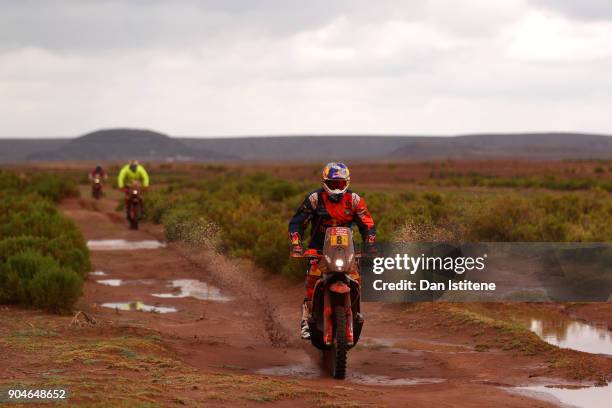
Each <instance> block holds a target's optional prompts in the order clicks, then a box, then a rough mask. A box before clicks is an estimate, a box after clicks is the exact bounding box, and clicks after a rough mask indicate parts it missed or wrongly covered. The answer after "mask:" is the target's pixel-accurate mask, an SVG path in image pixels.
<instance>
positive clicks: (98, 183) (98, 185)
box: [91, 176, 102, 200]
mask: <svg viewBox="0 0 612 408" xmlns="http://www.w3.org/2000/svg"><path fill="white" fill-rule="evenodd" d="M91 196H92V197H93V198H95V199H96V200H99V199H100V198H101V197H102V179H101V178H100V177H98V176H96V177H94V178H93V179H92V181H91Z"/></svg>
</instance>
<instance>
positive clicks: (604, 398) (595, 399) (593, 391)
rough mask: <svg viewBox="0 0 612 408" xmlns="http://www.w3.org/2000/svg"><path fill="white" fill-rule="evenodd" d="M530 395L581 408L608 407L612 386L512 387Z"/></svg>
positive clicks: (611, 398)
mask: <svg viewBox="0 0 612 408" xmlns="http://www.w3.org/2000/svg"><path fill="white" fill-rule="evenodd" d="M510 391H511V392H518V393H520V394H523V395H527V396H530V397H534V398H538V399H542V400H546V401H552V402H555V403H561V404H563V405H570V406H573V407H580V408H607V407H609V406H610V401H612V387H610V386H606V387H568V386H551V385H548V386H545V385H538V386H531V387H518V388H516V389H511V390H510Z"/></svg>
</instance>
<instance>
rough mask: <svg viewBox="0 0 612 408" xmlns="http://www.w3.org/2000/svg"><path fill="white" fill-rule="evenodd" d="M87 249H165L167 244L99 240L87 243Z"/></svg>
mask: <svg viewBox="0 0 612 408" xmlns="http://www.w3.org/2000/svg"><path fill="white" fill-rule="evenodd" d="M87 247H88V248H89V249H90V250H92V251H124V250H133V249H158V248H165V247H166V244H165V243H163V242H160V241H155V240H144V241H126V240H125V239H97V240H89V241H87Z"/></svg>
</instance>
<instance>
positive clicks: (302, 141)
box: [0, 128, 612, 163]
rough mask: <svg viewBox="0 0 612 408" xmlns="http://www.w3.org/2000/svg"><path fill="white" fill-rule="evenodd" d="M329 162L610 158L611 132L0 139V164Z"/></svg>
mask: <svg viewBox="0 0 612 408" xmlns="http://www.w3.org/2000/svg"><path fill="white" fill-rule="evenodd" d="M131 158H138V159H141V160H152V161H240V160H243V161H316V162H321V161H331V160H361V161H366V160H378V161H382V160H391V161H404V160H407V161H422V160H444V159H455V160H495V159H527V160H529V159H531V160H562V159H612V136H607V135H596V134H587V133H554V132H551V133H509V134H476V135H462V136H376V135H356V136H348V135H347V136H306V135H304V136H252V137H228V138H223V137H217V138H195V137H170V136H169V135H166V134H163V133H160V132H155V131H151V130H143V129H124V128H118V129H105V130H98V131H95V132H91V133H87V134H85V135H83V136H80V137H76V138H73V139H0V162H5V163H6V162H20V161H28V160H31V161H70V160H74V161H115V160H126V159H131Z"/></svg>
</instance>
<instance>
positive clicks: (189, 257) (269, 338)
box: [0, 190, 612, 407]
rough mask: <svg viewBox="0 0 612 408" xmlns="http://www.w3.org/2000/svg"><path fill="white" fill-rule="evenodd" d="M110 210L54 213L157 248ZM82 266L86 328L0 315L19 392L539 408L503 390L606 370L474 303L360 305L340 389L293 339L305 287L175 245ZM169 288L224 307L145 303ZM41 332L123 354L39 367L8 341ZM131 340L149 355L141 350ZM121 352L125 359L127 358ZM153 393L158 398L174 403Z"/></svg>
mask: <svg viewBox="0 0 612 408" xmlns="http://www.w3.org/2000/svg"><path fill="white" fill-rule="evenodd" d="M83 194H84V196H86V194H87V191H86V190H84V191H83ZM118 199H119V196H118V195H117V194H116V193H112V192H111V194H110V197H107V198H104V199H102V200H100V201H97V202H94V201H92V200H90V199H88V198H86V199H72V200H67V201H66V202H64V203H63V205H62V210H63V211H64V212H65V214H67V215H68V216H69V217H71V218H72V219H73V220H74V221H75V222H76V223H77V224H78V226H79V227H80V228H81V230H82V231H83V234H84V235H85V237H86V238H87V239H88V240H98V239H125V240H128V241H140V240H152V239H162V236H163V234H162V231H161V230H160V229H159V227H156V226H152V225H143V226H142V228H141V230H139V231H130V230H128V229H127V225H126V223H125V221H124V220H123V218H122V216H121V215H120V214H119V213H117V212H115V207H116V203H117V200H118ZM91 258H92V263H93V266H94V268H93V269H94V270H98V271H104V272H105V273H106V275H105V276H90V277H89V279H88V280H87V281H86V282H85V285H84V294H83V297H82V299H81V300H80V301H79V303H78V305H77V306H78V308H79V309H80V310H82V311H84V312H86V313H87V315H88V316H91V317H92V318H94V319H95V321H96V323H95V324H88V323H87V322H86V321H85V322H83V323H82V322H81V320H78V319H77V321H76V323H75V321H72V324H71V319H72V318H71V317H54V316H48V315H44V314H41V313H38V312H30V311H21V310H18V309H14V308H5V309H3V310H2V311H1V312H0V316H3V320H4V321H5V322H6V324H5V326H4V329H3V330H4V332H3V333H2V334H3V336H2V337H3V338H4V337H5V336H8V337H6V338H7V339H10V341H8V340H5V341H3V343H0V346H4V347H5V350H6V351H7V353H6V354H7V356H8V357H9V359H8V360H7V361H9V364H7V365H5V366H3V367H1V368H0V378H5V379H11V381H14V382H15V381H26V380H27V379H28V378H31V377H32V375H34V373H38V374H39V373H40V372H48V371H49V370H54V369H57V365H58V361H62V363H61V364H60V366H61V367H60V369H61V370H63V378H73V377H75V378H78V377H79V376H83V377H84V378H90V377H88V376H93V377H91V378H92V380H91V381H94V379H95V381H97V382H96V384H101V383H103V381H102V382H101V380H100V378H107V379H108V381H107V382H108V383H109V384H112V383H113V381H118V384H123V382H126V384H124V385H123V386H124V388H119V389H115V390H114V391H112V392H113V395H114V396H115V397H116V396H117V395H121V392H126V393H127V392H132V393H136V395H130V396H129V397H130V398H134V399H133V400H130V401H141V402H142V401H144V402H146V403H150V404H152V405H155V404H159V405H162V406H173V405H187V406H201V405H207V406H244V405H248V404H250V403H252V402H253V401H257V402H259V403H261V404H263V405H268V404H273V405H278V406H285V405H287V406H289V405H291V406H292V407H299V406H313V405H318V406H362V405H365V406H411V407H430V406H432V405H434V404H435V405H436V406H438V407H456V406H461V407H489V406H499V407H547V406H551V404H550V403H548V402H543V401H541V400H536V399H531V398H529V397H527V396H524V395H518V394H515V393H511V392H508V391H507V387H512V386H518V385H528V384H542V383H546V382H550V379H551V378H555V381H556V382H571V381H574V382H575V381H589V382H594V381H600V382H601V381H606V380H607V379H608V378H609V376H610V374H611V373H612V360H611V359H610V358H607V357H604V356H594V355H589V354H586V353H579V352H574V351H570V350H559V349H556V348H553V347H547V345H546V344H545V343H543V342H541V341H540V340H539V339H538V338H537V337H536V336H535V335H533V336H531V337H530V336H529V334H525V333H522V332H521V333H518V334H516V333H512V332H510V334H509V336H510V337H508V333H507V332H506V331H500V329H499V327H496V326H495V325H494V324H492V325H489V320H486V319H481V320H482V321H481V320H479V319H480V318H479V317H478V316H483V314H482V313H485V314H486V315H487V316H497V315H500V314H501V313H502V312H505V310H496V309H495V308H496V307H498V306H493V307H492V308H489V307H483V306H474V307H473V308H471V309H470V314H469V316H468V317H466V316H467V315H465V314H463V313H464V311H463V310H461V309H458V308H456V307H454V306H449V305H414V306H406V305H388V304H375V303H369V304H365V305H364V311H365V315H366V319H367V320H366V326H365V328H364V334H363V337H362V340H361V342H360V345H358V346H357V347H356V348H355V349H354V350H352V351H351V352H350V355H349V375H348V378H347V379H346V380H345V381H338V380H334V379H332V378H329V377H328V376H327V375H326V374H325V373H324V372H323V371H322V369H321V366H320V364H319V361H320V359H319V355H318V353H317V352H316V351H315V350H314V349H313V348H312V347H311V346H310V345H309V343H306V342H303V341H301V340H299V339H298V338H297V324H298V318H299V303H300V300H301V298H302V286H301V284H293V283H288V282H287V281H285V280H283V279H280V278H278V277H270V276H266V275H265V274H263V273H262V272H261V271H258V270H256V269H254V268H253V267H252V266H251V265H250V264H249V263H248V262H246V261H240V260H228V259H226V258H224V257H223V256H221V255H219V254H218V253H216V252H215V251H213V250H212V249H207V248H198V249H196V248H191V247H187V246H184V245H180V244H170V245H168V246H167V247H165V248H159V249H143V250H127V251H126V250H118V251H92V252H91ZM106 279H121V280H122V281H123V284H122V285H120V286H108V285H103V284H101V283H98V282H96V281H97V280H106ZM177 279H197V280H200V281H202V282H206V283H207V284H209V285H214V286H215V287H217V288H219V289H220V293H221V294H222V295H223V296H227V297H229V298H230V300H229V301H214V300H200V299H196V298H193V297H168V298H160V297H155V296H153V294H160V293H173V294H175V295H176V294H178V291H177V290H176V289H173V288H171V287H169V286H168V285H169V283H170V282H171V281H172V280H177ZM108 302H143V303H144V304H147V305H152V306H156V307H172V308H175V309H176V312H173V313H151V312H143V311H130V310H118V309H112V308H106V307H102V305H103V304H104V303H108ZM516 307H520V306H516ZM592 309H593V311H590V312H588V313H587V310H588V306H580V307H579V306H576V307H574V308H573V309H572V311H574V313H575V314H577V315H579V316H582V318H584V319H587V320H588V318H589V316H591V315H598V313H599V314H601V315H602V316H604V317H605V316H608V317H609V310H607V309H606V310H604V311H603V312H601V311H598V310H597V307H593V308H592ZM466 310H467V309H466ZM9 316H10V318H9ZM487 319H488V318H487ZM43 326H44V327H45V329H44V330H48V331H49V332H53V333H55V334H56V335H53V336H47V335H45V334H44V332H43V334H41V335H40V339H41V341H43V340H44V341H49V342H50V343H49V344H51V346H52V347H56V348H61V347H64V346H66V347H68V345H70V344H72V343H74V344H77V345H80V346H79V347H81V349H82V345H83V342H85V341H89V340H91V341H92V342H93V341H96V342H98V343H100V342H106V343H112V345H113V347H116V348H117V350H119V351H118V352H112V355H113V356H114V357H117V358H123V360H120V361H119V362H113V363H111V364H101V365H100V364H98V363H91V364H92V365H88V363H87V361H89V360H92V361H97V360H96V357H95V356H96V355H100V356H105V355H106V354H104V353H105V352H106V351H108V349H107V347H106V346H104V347H102V348H100V349H99V348H96V349H95V350H93V351H91V354H92V356H93V357H92V356H89V357H87V356H85V355H78V356H72V357H71V359H70V358H68V359H67V358H66V357H65V354H61V356H59V355H56V354H54V352H55V350H56V349H55V348H54V349H53V350H54V351H53V352H49V353H46V354H44V358H41V357H40V355H39V356H38V357H37V355H36V353H34V354H32V353H28V352H27V350H26V351H24V349H23V347H22V348H20V347H21V346H19V345H20V344H21V343H19V342H18V341H17V340H14V339H15V338H19V337H15V336H13V334H14V333H26V334H27V335H30V334H32V332H31V331H32V330H33V329H35V330H43V329H40V327H43ZM32 335H34V334H32ZM515 337H516V338H519V339H520V341H519V342H518V343H516V339H515ZM47 338H48V340H47ZM139 339H142V341H143V342H146V344H145V343H143V344H140V343H138V341H137V340H139ZM126 342H127V343H126ZM131 342H135V343H134V344H132V343H131ZM98 343H95V344H98ZM106 343H104V344H106ZM124 343H125V344H124ZM43 344H44V343H43ZM87 344H90V343H87ZM60 345H64V346H61V347H60ZM96 347H97V346H96ZM109 347H110V346H109ZM81 349H79V350H81ZM126 349H127V350H132V351H130V352H129V353H128V352H125V353H124V350H126ZM62 350H63V349H62ZM96 350H98V351H96ZM112 350H114V349H112ZM134 350H136V351H134ZM132 352H133V353H135V354H138V355H139V356H140V355H143V356H147V357H146V359H145V358H144V357H142V358H139V359H137V362H138V364H140V365H137V366H136V368H137V369H136V370H134V369H133V367H132V365H133V364H135V363H134V361H133V360H134V358H133V356H131V355H130V353H132ZM83 353H84V352H83ZM124 354H127V356H125V355H124ZM60 357H61V359H60ZM100 358H102V357H100ZM109 358H110V357H109ZM130 358H131V360H130ZM58 359H60V360H58ZM88 359H89V360H88ZM126 359H127V360H126ZM147 359H149V360H147ZM153 360H154V361H156V362H157V361H162V362H164V363H163V364H162V365H161V366H160V365H159V364H157V363H156V364H155V366H154V368H151V366H147V365H146V364H145V362H146V361H153ZM113 361H114V360H113ZM130 364H131V365H130ZM164 364H166V365H164ZM92 367H93V368H92ZM130 367H132V368H130ZM164 367H168V368H167V369H166V368H164ZM45 370H46V371H45ZM92 370H93V371H92ZM38 374H37V375H38ZM220 378H223V379H224V381H220V380H219V379H220ZM178 379H180V381H179V380H178ZM149 380H150V382H149ZM156 381H158V382H156ZM159 381H161V383H162V384H163V385H160V382H159ZM173 381H174V382H173ZM75 387H76V389H77V390H78V391H79V392H80V393H76V392H73V395H72V398H73V400H72V401H73V403H77V404H79V403H81V404H92V405H93V404H95V403H97V402H99V401H97V398H103V396H102V395H100V394H99V391H100V389H98V388H99V387H98V388H97V390H96V391H95V392H94V391H91V390H90V391H87V390H83V389H82V388H78V386H77V385H75ZM130 387H132V388H130ZM134 387H136V388H134ZM159 387H166V388H167V390H169V391H171V392H172V395H168V393H165V392H161V391H160V389H159ZM111 388H112V387H111ZM122 389H123V390H124V391H121V390H122ZM130 390H131V391H130ZM109 393H110V391H109ZM126 398H127V396H126ZM112 405H113V406H114V405H115V404H112ZM117 405H119V404H117ZM129 405H130V404H128V406H129Z"/></svg>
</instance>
